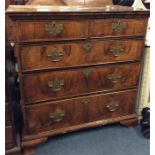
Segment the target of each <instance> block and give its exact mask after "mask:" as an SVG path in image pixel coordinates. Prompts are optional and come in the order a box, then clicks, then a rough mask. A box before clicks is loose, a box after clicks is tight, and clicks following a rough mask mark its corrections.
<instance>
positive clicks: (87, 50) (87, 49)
mask: <svg viewBox="0 0 155 155" xmlns="http://www.w3.org/2000/svg"><path fill="white" fill-rule="evenodd" d="M83 48H84V50H85V52H87V53H89V52H91V50H92V48H93V46H92V44H91V43H86V44H84V45H83Z"/></svg>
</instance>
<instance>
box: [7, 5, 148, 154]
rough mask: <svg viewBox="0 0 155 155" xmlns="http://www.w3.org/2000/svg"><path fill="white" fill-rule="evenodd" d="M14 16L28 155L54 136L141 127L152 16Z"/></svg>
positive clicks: (45, 12) (15, 11)
mask: <svg viewBox="0 0 155 155" xmlns="http://www.w3.org/2000/svg"><path fill="white" fill-rule="evenodd" d="M7 14H8V15H9V17H11V19H12V20H13V21H14V22H15V25H16V31H15V37H16V39H15V47H16V52H15V54H16V57H17V61H18V66H19V79H20V90H21V111H22V114H23V132H22V134H23V135H22V146H23V149H24V151H25V154H26V153H27V152H29V153H30V152H31V151H32V148H33V147H34V146H36V145H37V144H39V143H41V142H43V141H45V140H46V139H47V138H48V137H49V136H52V135H57V134H62V133H66V132H70V131H75V130H78V129H83V128H89V127H95V126H101V125H105V124H110V123H115V122H120V123H121V124H124V125H127V126H129V125H131V124H134V123H135V122H136V120H137V117H136V113H135V107H136V101H137V94H138V91H139V83H140V75H141V71H142V63H143V54H144V53H143V50H144V40H145V33H146V28H147V20H148V17H149V12H148V11H143V10H133V9H132V8H128V7H121V6H108V7H100V8H99V7H68V6H65V7H52V6H40V7H38V6H10V7H9V8H8V10H7ZM31 153H32V152H31Z"/></svg>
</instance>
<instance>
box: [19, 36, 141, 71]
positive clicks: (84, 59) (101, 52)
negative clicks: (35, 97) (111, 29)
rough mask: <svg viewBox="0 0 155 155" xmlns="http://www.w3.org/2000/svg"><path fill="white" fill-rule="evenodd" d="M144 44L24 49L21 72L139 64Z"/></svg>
mask: <svg viewBox="0 0 155 155" xmlns="http://www.w3.org/2000/svg"><path fill="white" fill-rule="evenodd" d="M143 44H144V41H143V40H131V39H126V40H103V41H97V40H96V41H89V42H77V43H66V44H64V43H63V44H51V45H44V46H43V45H38V46H22V47H21V48H20V51H21V58H22V70H23V71H31V70H41V69H53V68H63V67H76V66H87V65H95V64H104V63H108V62H118V61H129V60H140V59H141V55H142V51H143Z"/></svg>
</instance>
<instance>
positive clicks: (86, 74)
mask: <svg viewBox="0 0 155 155" xmlns="http://www.w3.org/2000/svg"><path fill="white" fill-rule="evenodd" d="M83 74H84V76H85V77H86V78H89V77H90V76H91V74H92V70H90V69H86V70H84V71H83Z"/></svg>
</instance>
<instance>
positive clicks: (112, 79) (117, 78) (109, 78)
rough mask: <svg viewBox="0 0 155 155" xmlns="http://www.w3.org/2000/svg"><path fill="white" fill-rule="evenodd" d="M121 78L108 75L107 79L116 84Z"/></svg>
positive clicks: (117, 75) (115, 75) (118, 75)
mask: <svg viewBox="0 0 155 155" xmlns="http://www.w3.org/2000/svg"><path fill="white" fill-rule="evenodd" d="M121 78H122V75H121V74H116V73H114V74H108V75H107V79H108V80H110V81H111V82H112V83H117V82H118V81H119V80H120V79H121Z"/></svg>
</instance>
